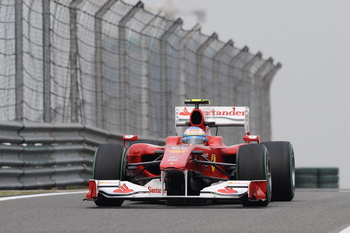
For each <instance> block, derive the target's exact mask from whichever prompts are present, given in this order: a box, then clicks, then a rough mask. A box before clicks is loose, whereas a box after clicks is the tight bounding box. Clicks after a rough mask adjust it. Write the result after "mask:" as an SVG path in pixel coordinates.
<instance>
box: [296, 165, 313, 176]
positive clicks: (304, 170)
mask: <svg viewBox="0 0 350 233" xmlns="http://www.w3.org/2000/svg"><path fill="white" fill-rule="evenodd" d="M317 174H318V168H317V167H298V168H295V175H296V176H299V175H315V176H317Z"/></svg>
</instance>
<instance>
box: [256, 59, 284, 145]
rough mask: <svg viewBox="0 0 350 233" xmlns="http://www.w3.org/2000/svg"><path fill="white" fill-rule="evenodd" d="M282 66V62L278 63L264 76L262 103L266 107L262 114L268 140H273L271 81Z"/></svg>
mask: <svg viewBox="0 0 350 233" xmlns="http://www.w3.org/2000/svg"><path fill="white" fill-rule="evenodd" d="M281 67H282V64H281V63H277V65H276V66H275V67H274V68H273V69H272V70H271V71H270V72H269V73H267V74H266V75H265V77H264V78H263V88H262V89H263V91H264V93H263V97H264V98H263V102H262V103H261V104H262V105H263V106H264V108H263V112H262V116H263V119H264V124H263V128H264V131H265V130H266V131H265V133H264V135H265V137H266V140H271V136H272V134H271V102H270V88H271V82H272V79H273V77H274V76H275V74H276V73H277V71H278V70H279V69H280V68H281Z"/></svg>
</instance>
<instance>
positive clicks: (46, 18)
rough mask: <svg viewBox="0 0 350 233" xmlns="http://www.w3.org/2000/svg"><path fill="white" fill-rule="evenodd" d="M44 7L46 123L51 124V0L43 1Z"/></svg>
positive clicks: (44, 101) (44, 102)
mask: <svg viewBox="0 0 350 233" xmlns="http://www.w3.org/2000/svg"><path fill="white" fill-rule="evenodd" d="M42 6H43V75H44V77H43V80H44V100H43V104H44V122H51V61H50V58H51V48H50V41H51V38H50V0H42Z"/></svg>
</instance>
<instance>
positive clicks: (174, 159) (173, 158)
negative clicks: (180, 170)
mask: <svg viewBox="0 0 350 233" xmlns="http://www.w3.org/2000/svg"><path fill="white" fill-rule="evenodd" d="M178 158H179V157H178V156H170V157H169V158H168V161H169V162H176V161H177V159H178Z"/></svg>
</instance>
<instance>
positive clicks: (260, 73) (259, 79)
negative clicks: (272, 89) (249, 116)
mask: <svg viewBox="0 0 350 233" xmlns="http://www.w3.org/2000/svg"><path fill="white" fill-rule="evenodd" d="M272 65H273V59H272V58H269V59H268V60H266V61H265V62H264V63H263V64H262V65H261V66H260V67H259V69H258V70H257V72H256V74H255V78H256V80H255V82H256V83H258V85H255V88H256V89H259V91H260V92H259V96H257V98H258V103H257V104H258V112H259V113H260V118H259V119H257V120H258V123H257V132H258V133H259V134H260V136H261V137H262V138H263V140H264V141H265V140H267V137H266V135H265V133H266V132H265V131H266V130H265V127H264V126H263V125H264V120H265V118H266V117H265V116H264V113H263V111H264V108H265V107H266V106H263V102H264V100H263V99H264V96H263V94H264V86H263V78H264V76H265V75H266V74H267V73H269V72H270V70H269V66H272Z"/></svg>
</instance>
